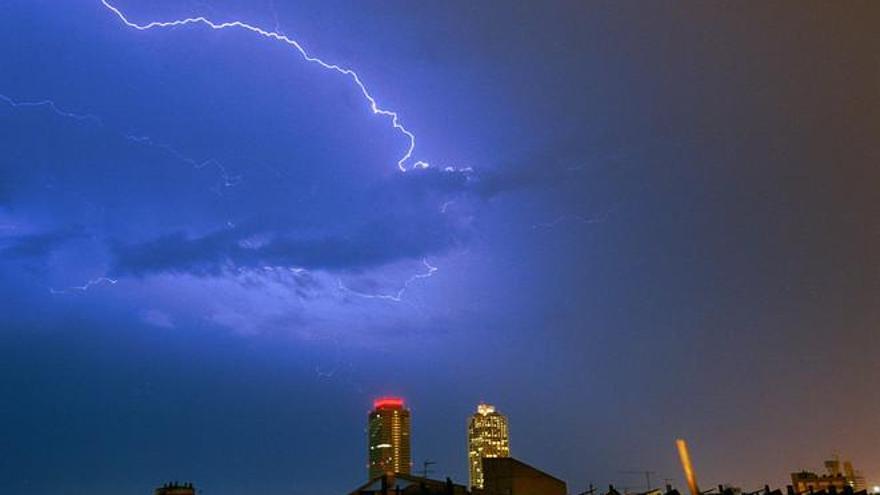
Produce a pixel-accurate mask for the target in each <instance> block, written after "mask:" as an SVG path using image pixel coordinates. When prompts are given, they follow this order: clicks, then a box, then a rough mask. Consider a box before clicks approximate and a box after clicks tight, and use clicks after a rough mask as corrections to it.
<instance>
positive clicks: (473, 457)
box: [468, 403, 510, 488]
mask: <svg viewBox="0 0 880 495" xmlns="http://www.w3.org/2000/svg"><path fill="white" fill-rule="evenodd" d="M486 457H510V437H509V434H508V431H507V418H505V417H504V416H503V415H502V414H501V413H499V412H497V411H495V406H492V405H490V404H482V403H481V404H479V405H478V406H477V413H476V414H474V415H473V416H471V420H470V422H469V423H468V466H469V468H470V477H471V487H472V488H483V459H484V458H486Z"/></svg>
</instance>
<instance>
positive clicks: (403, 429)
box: [369, 397, 412, 479]
mask: <svg viewBox="0 0 880 495" xmlns="http://www.w3.org/2000/svg"><path fill="white" fill-rule="evenodd" d="M369 425H370V429H369V444H370V445H369V447H370V452H369V456H370V466H369V467H370V479H373V478H375V477H377V476H381V475H383V474H394V473H403V474H409V473H410V466H411V464H412V461H411V459H410V449H409V410H408V409H406V408H405V407H404V406H403V399H401V398H399V397H382V398H379V399H376V400H375V401H373V410H372V411H370V416H369Z"/></svg>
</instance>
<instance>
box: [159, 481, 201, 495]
mask: <svg viewBox="0 0 880 495" xmlns="http://www.w3.org/2000/svg"><path fill="white" fill-rule="evenodd" d="M195 493H196V489H195V488H194V487H193V484H192V483H178V482H176V481H175V482H173V483H165V484H164V485H162V486H160V487H159V488H156V489H155V490H153V495H195Z"/></svg>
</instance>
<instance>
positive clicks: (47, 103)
mask: <svg viewBox="0 0 880 495" xmlns="http://www.w3.org/2000/svg"><path fill="white" fill-rule="evenodd" d="M0 101H2V102H5V103H7V104H8V105H9V106H11V107H12V108H41V107H44V108H48V109H49V110H51V111H52V113H54V114H55V115H57V116H59V117H63V118H66V119H72V120H76V121H79V122H93V123H95V124H97V125H98V126H100V127H103V128H108V126H107V125H106V124H105V123H104V119H102V118H101V117H99V116H97V115H94V114H86V113H74V112H70V111H67V110H63V109H62V108H61V107H59V106H58V105H57V104H56V103H55V102H54V101H52V100H38V101H19V100H15V99H13V98H10V97H8V96H6V95H4V94H2V93H0ZM111 131H112V129H111ZM112 132H116V131H112ZM118 135H119V136H121V137H122V138H124V139H125V140H127V141H130V142H132V143H135V144H138V145H140V146H146V147H150V148H155V149H158V150H161V151H164V152H165V153H167V154H168V155H170V156H171V157H173V158H174V159H176V160H178V161H180V162H183V163H186V164H187V165H190V166H192V167H193V168H195V169H197V170H198V169H202V168H205V167H208V166H212V165H213V166H214V167H216V168H217V170H219V171H220V177H221V179H222V186H223V187H233V186H235V185H237V184H239V183H240V182H241V176H239V175H230V174H229V172H228V171H227V170H226V167H224V166H223V164H222V163H220V162H219V161H217V160H215V159H213V158H211V159H208V160H205V161H202V162H199V161H197V160H195V159H193V158H190V157H188V156H186V155H184V154H183V153H181V152H180V151H177V149H175V148H174V147H173V146H171V145H168V144H165V143H161V142H158V141H156V140H154V139H153V138H151V137H150V136H137V135H134V134H123V133H118ZM214 192H216V193H217V194H221V193H220V190H219V189H214Z"/></svg>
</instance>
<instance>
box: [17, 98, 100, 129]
mask: <svg viewBox="0 0 880 495" xmlns="http://www.w3.org/2000/svg"><path fill="white" fill-rule="evenodd" d="M0 101H4V102H6V103H7V104H9V106H11V107H12V108H39V107H43V108H48V109H49V110H51V111H52V112H53V113H55V115H58V116H60V117H65V118H68V119H74V120H79V121H92V122H94V123H96V124H98V125H104V122H103V121H102V120H101V118H100V117H98V116H97V115H92V114H88V113H73V112H68V111H65V110H62V109H60V108H58V105H56V104H55V102H54V101H52V100H39V101H17V100H13V99H12V98H10V97H8V96H6V95H3V94H0Z"/></svg>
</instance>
